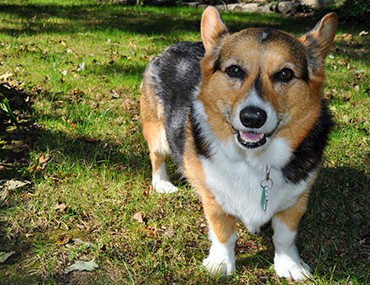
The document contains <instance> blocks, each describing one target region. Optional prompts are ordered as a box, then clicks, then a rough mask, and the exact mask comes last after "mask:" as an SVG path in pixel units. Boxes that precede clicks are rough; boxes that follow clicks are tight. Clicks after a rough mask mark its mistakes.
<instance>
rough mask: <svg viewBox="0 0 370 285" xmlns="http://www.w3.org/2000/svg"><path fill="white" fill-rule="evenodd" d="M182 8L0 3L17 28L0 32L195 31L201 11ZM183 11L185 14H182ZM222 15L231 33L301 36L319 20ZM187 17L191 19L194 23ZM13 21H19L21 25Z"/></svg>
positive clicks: (271, 15) (163, 32)
mask: <svg viewBox="0 0 370 285" xmlns="http://www.w3.org/2000/svg"><path fill="white" fill-rule="evenodd" d="M181 9H182V10H180V9H179V8H151V7H140V8H137V7H131V6H129V7H127V6H123V5H115V4H104V5H101V4H95V5H92V4H79V5H58V4H46V5H41V4H40V5H36V4H22V5H17V4H0V11H1V13H4V14H7V15H9V16H10V17H11V18H12V19H14V21H15V22H14V25H13V26H18V28H16V27H13V28H5V27H3V28H0V32H2V33H6V34H9V35H12V36H17V35H21V34H23V33H26V34H39V33H60V34H71V33H78V32H87V31H92V32H97V31H100V30H119V31H126V32H131V33H136V34H143V35H166V34H169V33H174V34H176V33H181V32H187V33H189V32H192V31H193V32H198V31H199V27H200V18H201V13H202V11H203V10H201V9H194V8H189V9H187V10H185V9H184V8H181ZM184 10H185V11H187V12H188V13H183V12H181V11H184ZM222 14H223V15H225V22H226V23H227V25H228V26H230V30H231V31H238V30H240V29H243V28H247V27H251V26H254V27H255V26H257V27H258V26H265V27H266V26H268V27H274V28H281V29H285V30H288V31H291V32H299V33H303V32H304V31H307V30H308V29H311V28H313V26H314V24H315V23H316V21H317V20H318V17H315V18H310V17H307V18H292V17H291V18H288V17H283V16H281V15H278V14H254V13H244V14H238V13H234V14H227V13H224V12H222ZM189 15H192V16H193V20H192V19H191V18H192V17H191V16H189ZM241 15H242V16H241ZM15 19H19V20H20V23H21V24H19V20H15ZM10 21H12V20H10Z"/></svg>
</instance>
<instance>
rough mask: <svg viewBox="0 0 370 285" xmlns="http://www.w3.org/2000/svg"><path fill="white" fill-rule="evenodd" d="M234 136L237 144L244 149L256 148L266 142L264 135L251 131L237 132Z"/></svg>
mask: <svg viewBox="0 0 370 285" xmlns="http://www.w3.org/2000/svg"><path fill="white" fill-rule="evenodd" d="M236 135H237V139H238V141H239V143H240V144H241V145H242V146H244V147H246V148H256V147H259V146H262V145H264V144H265V143H266V142H267V140H266V135H265V134H261V133H256V132H252V131H237V132H236Z"/></svg>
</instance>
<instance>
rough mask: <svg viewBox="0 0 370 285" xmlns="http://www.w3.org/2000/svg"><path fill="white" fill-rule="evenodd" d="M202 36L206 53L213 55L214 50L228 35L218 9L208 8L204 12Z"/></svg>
mask: <svg viewBox="0 0 370 285" xmlns="http://www.w3.org/2000/svg"><path fill="white" fill-rule="evenodd" d="M201 34H202V40H203V45H204V48H205V50H206V53H211V52H212V51H213V48H214V47H215V46H216V45H217V44H218V43H219V41H220V40H221V39H222V38H223V36H225V35H226V34H227V28H226V25H225V24H224V22H223V21H222V19H221V16H220V14H219V13H218V11H217V9H216V8H215V7H212V6H208V7H207V9H206V10H205V11H204V12H203V15H202V22H201Z"/></svg>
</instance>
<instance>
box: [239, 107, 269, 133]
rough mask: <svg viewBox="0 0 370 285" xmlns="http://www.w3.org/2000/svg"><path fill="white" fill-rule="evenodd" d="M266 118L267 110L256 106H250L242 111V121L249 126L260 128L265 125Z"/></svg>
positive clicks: (245, 125)
mask: <svg viewBox="0 0 370 285" xmlns="http://www.w3.org/2000/svg"><path fill="white" fill-rule="evenodd" d="M266 119H267V114H266V112H265V111H264V110H262V109H261V108H258V107H256V106H248V107H245V108H244V109H243V110H241V111H240V121H241V122H242V124H243V126H244V127H247V128H254V129H258V128H260V127H262V126H263V124H264V123H265V122H266Z"/></svg>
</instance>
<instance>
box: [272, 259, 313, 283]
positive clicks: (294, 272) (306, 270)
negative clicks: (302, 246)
mask: <svg viewBox="0 0 370 285" xmlns="http://www.w3.org/2000/svg"><path fill="white" fill-rule="evenodd" d="M274 267H275V271H276V274H277V275H278V276H279V277H285V278H287V279H290V280H295V281H301V280H305V279H307V278H309V277H310V276H311V270H310V267H309V266H308V265H307V264H306V263H305V262H304V261H303V260H302V259H300V258H299V259H297V260H293V259H292V258H290V257H288V256H280V257H276V256H275V260H274Z"/></svg>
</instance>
